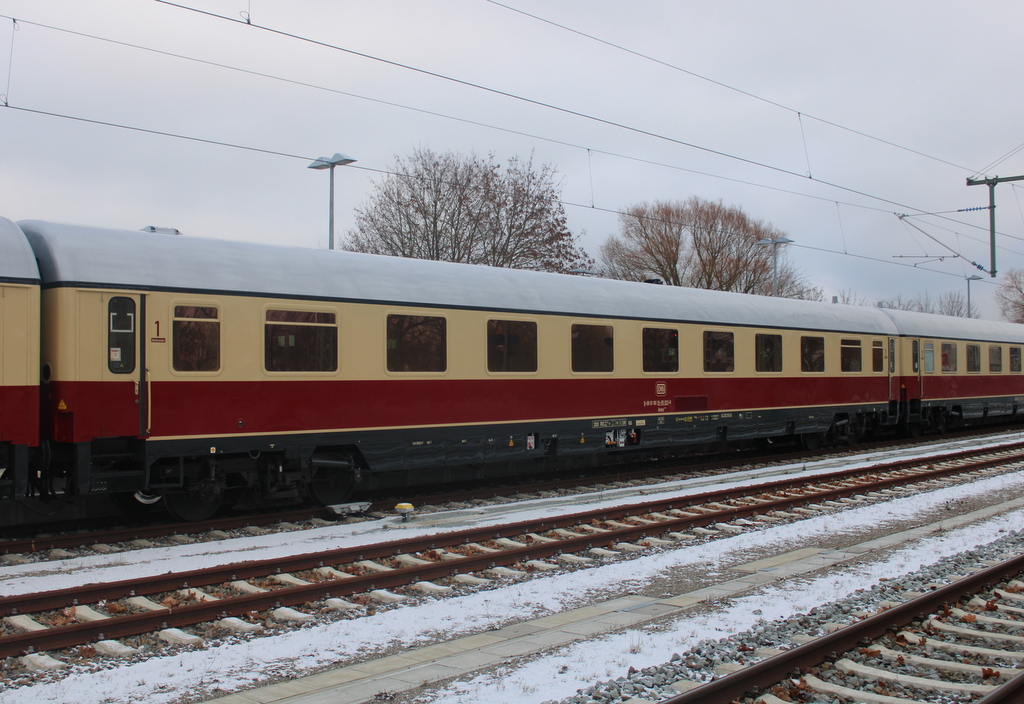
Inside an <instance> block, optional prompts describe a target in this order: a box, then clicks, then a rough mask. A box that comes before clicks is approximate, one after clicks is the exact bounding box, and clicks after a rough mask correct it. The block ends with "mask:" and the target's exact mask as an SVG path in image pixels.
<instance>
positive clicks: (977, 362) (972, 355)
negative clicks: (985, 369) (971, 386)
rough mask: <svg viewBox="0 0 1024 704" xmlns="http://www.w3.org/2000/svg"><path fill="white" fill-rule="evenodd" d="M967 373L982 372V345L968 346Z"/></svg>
mask: <svg viewBox="0 0 1024 704" xmlns="http://www.w3.org/2000/svg"><path fill="white" fill-rule="evenodd" d="M967 371H969V372H980V371H981V345H967Z"/></svg>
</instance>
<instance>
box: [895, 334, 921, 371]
mask: <svg viewBox="0 0 1024 704" xmlns="http://www.w3.org/2000/svg"><path fill="white" fill-rule="evenodd" d="M890 347H891V345H890ZM910 357H911V363H912V364H913V366H914V373H915V374H917V373H918V372H919V371H921V341H920V340H914V341H913V342H911V343H910ZM889 371H893V363H890V364H889Z"/></svg>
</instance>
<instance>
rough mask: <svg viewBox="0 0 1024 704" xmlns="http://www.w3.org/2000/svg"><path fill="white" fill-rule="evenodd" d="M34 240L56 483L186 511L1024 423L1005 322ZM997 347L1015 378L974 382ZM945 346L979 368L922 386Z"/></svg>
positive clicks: (255, 251)
mask: <svg viewBox="0 0 1024 704" xmlns="http://www.w3.org/2000/svg"><path fill="white" fill-rule="evenodd" d="M20 226H21V228H22V230H23V231H24V232H25V235H26V237H27V238H28V240H29V241H30V243H31V246H32V248H33V250H34V252H35V256H36V258H37V259H38V262H39V270H40V274H41V277H42V283H43V285H42V289H43V291H42V301H41V318H42V330H43V334H42V351H41V361H42V365H41V369H42V381H43V383H42V437H43V439H44V440H45V446H46V448H47V453H46V454H47V455H48V456H52V458H53V462H52V467H54V468H57V469H53V470H52V471H53V472H62V473H63V474H62V475H61V476H63V478H64V479H65V482H66V487H67V490H68V491H70V492H72V493H79V494H88V493H113V494H118V495H132V494H134V495H135V496H136V497H137V498H138V499H139V500H142V501H156V500H158V499H160V498H162V499H163V500H164V502H165V503H166V504H167V506H168V508H169V509H170V510H171V511H172V513H174V514H175V515H177V516H178V517H181V518H186V519H189V518H200V517H202V516H204V515H206V514H208V513H209V512H211V511H213V510H214V509H216V508H217V506H219V505H221V503H222V502H225V501H229V502H231V503H235V504H239V505H248V504H260V503H262V504H266V503H273V502H275V501H278V500H280V501H285V500H290V499H294V498H295V497H296V496H299V495H304V496H307V497H309V498H312V499H314V500H317V501H320V502H323V503H334V502H338V501H342V500H344V499H345V498H346V497H347V496H348V494H349V493H350V492H351V490H352V488H353V486H354V485H355V484H356V482H358V481H359V480H360V479H363V480H366V484H365V485H373V486H380V485H393V486H400V485H404V484H408V483H427V482H439V481H450V480H453V479H472V478H478V477H482V476H488V475H491V474H523V473H538V472H544V471H546V470H548V469H550V468H554V467H565V466H566V465H569V466H573V465H575V466H579V465H584V464H591V463H596V462H601V461H604V460H607V459H609V458H610V457H612V456H614V454H615V453H619V452H621V451H623V450H634V451H641V452H642V451H651V452H661V451H664V450H666V449H670V448H674V447H678V446H690V447H693V446H697V445H705V444H718V443H721V442H726V441H733V440H746V439H761V438H784V437H791V438H797V439H800V440H802V441H803V442H804V444H805V445H807V446H813V445H816V444H817V443H818V442H820V441H821V440H824V439H826V438H830V439H856V438H857V437H859V436H861V435H862V434H864V433H866V432H870V431H872V430H876V429H880V428H884V427H886V426H895V425H897V424H904V425H908V426H912V427H915V428H917V427H923V426H926V425H931V426H933V427H938V424H939V423H940V422H941V423H943V424H944V423H946V422H950V421H966V420H972V419H974V418H980V417H983V416H985V415H997V414H1012V413H1015V412H1016V401H1015V398H1016V394H1020V393H1022V392H1024V376H1022V375H1021V373H1020V346H1021V344H1022V343H1024V335H1022V334H1021V331H1020V330H1021V328H1020V326H1015V325H1010V324H1006V323H981V322H980V321H958V320H955V319H948V318H940V317H938V316H921V317H915V316H914V315H912V314H900V313H898V312H889V311H880V310H877V309H873V308H866V307H852V306H838V305H826V304H821V303H813V302H806V301H793V300H785V299H775V298H767V297H761V296H747V295H740V294H731V293H723V292H715V291H703V290H696V289H683V288H677V287H667V286H657V285H650V284H638V283H628V282H621V281H611V280H605V279H594V278H583V277H571V276H560V275H554V274H545V273H538V272H529V271H517V270H509V269H494V268H488V267H478V266H468V265H459V264H449V263H441V262H427V261H420V260H412V259H399V258H389V257H378V256H372V255H363V254H356V253H350V252H324V251H316V250H308V249H300V248H289V247H276V246H269V245H256V244H249V243H241V242H228V241H220V240H213V239H203V238H194V237H183V236H177V235H170V234H162V233H146V232H131V231H113V230H104V229H98V228H85V227H75V226H68V225H56V224H51V223H44V222H38V221H29V222H23V223H20ZM929 344H930V345H931V348H928V347H927V346H928V345H929ZM950 346H952V347H950ZM995 347H999V349H1000V352H999V353H998V355H997V356H999V358H1000V359H1001V360H1003V362H1002V365H1001V366H999V365H994V363H992V362H990V363H989V367H988V368H987V369H985V370H982V371H980V372H979V371H975V367H976V366H977V364H976V363H975V358H976V357H978V355H980V354H982V353H984V354H988V355H989V357H986V359H990V358H991V356H992V355H996V354H997V353H996V352H994V351H992V350H993V349H994V348H995ZM953 348H955V350H954V351H953V352H950V351H949V350H950V349H953ZM975 348H978V349H975ZM982 348H984V349H982ZM929 349H931V350H932V354H933V356H932V357H928V356H927V354H929V353H928V350H929ZM915 350H916V351H915ZM936 350H937V351H936ZM979 350H981V351H979ZM944 351H945V353H947V354H959V355H960V358H961V359H963V360H964V362H963V363H961V365H960V366H959V367H955V368H951V367H950V366H949V364H946V366H945V367H944V368H945V371H940V372H936V373H934V374H933V373H931V372H928V371H926V369H927V367H928V365H929V364H930V362H929V361H928V359H933V358H934V359H939V358H938V357H934V355H936V354H938V355H940V356H941V354H943V353H944ZM914 355H917V356H916V357H915V356H914ZM1014 355H1016V357H1014ZM978 358H979V359H980V357H978ZM915 359H916V360H917V361H916V362H915ZM968 359H969V361H968ZM1014 359H1016V362H1014V361H1013V360H1014ZM940 361H941V360H940ZM915 364H917V367H915V366H914V365H915ZM954 366H955V365H954ZM997 367H998V368H997ZM908 370H909V371H908ZM915 370H916V371H915ZM923 370H924V371H923ZM915 379H916V382H915Z"/></svg>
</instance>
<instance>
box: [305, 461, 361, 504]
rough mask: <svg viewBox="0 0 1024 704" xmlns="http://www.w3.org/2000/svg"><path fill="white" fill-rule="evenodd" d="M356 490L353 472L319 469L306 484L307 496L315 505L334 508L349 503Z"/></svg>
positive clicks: (327, 468) (326, 468)
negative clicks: (335, 505) (333, 506)
mask: <svg viewBox="0 0 1024 704" xmlns="http://www.w3.org/2000/svg"><path fill="white" fill-rule="evenodd" d="M355 488H356V482H355V478H354V477H353V476H352V472H351V471H345V470H338V469H334V468H332V467H319V468H318V469H317V470H316V473H315V474H314V475H313V479H312V480H311V481H309V482H308V483H307V484H306V494H307V495H308V496H309V499H310V501H312V502H313V503H315V504H319V505H321V506H332V505H334V504H343V503H345V502H346V501H348V500H349V497H351V496H352V492H353V491H355Z"/></svg>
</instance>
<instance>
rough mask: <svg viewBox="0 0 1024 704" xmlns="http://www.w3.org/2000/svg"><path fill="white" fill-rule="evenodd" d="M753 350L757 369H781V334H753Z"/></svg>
mask: <svg viewBox="0 0 1024 704" xmlns="http://www.w3.org/2000/svg"><path fill="white" fill-rule="evenodd" d="M754 350H755V352H754V354H755V363H754V367H755V368H756V369H757V371H759V372H781V371H782V335H763V334H760V333H759V334H757V335H755V336H754Z"/></svg>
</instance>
